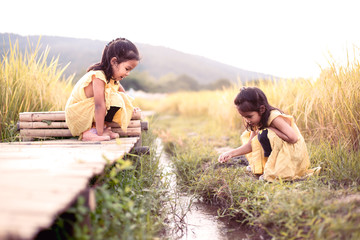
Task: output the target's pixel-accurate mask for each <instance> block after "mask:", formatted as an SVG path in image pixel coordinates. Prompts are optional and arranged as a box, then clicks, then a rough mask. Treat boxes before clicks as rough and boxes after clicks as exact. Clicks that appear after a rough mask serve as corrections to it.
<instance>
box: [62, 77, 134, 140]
mask: <svg viewBox="0 0 360 240" xmlns="http://www.w3.org/2000/svg"><path fill="white" fill-rule="evenodd" d="M95 78H98V79H101V80H103V81H104V82H105V103H106V109H107V110H109V109H110V106H114V107H120V109H119V110H118V111H117V112H116V114H115V115H114V118H113V122H117V123H118V124H119V125H120V127H121V128H122V130H123V131H125V132H126V130H127V127H128V125H129V122H130V120H131V117H132V113H133V110H134V107H133V105H132V99H131V98H130V97H129V96H128V95H126V94H125V93H122V92H119V91H118V89H119V86H118V85H116V84H115V82H114V80H110V82H109V83H107V81H106V77H105V74H104V72H103V71H89V72H87V73H86V74H85V75H84V76H83V77H82V78H81V79H80V80H79V81H78V82H77V83H76V84H75V86H74V89H73V91H72V93H71V95H70V97H69V99H68V101H67V103H66V106H65V117H66V123H67V125H68V128H69V130H70V132H71V134H72V135H73V136H80V139H81V137H82V133H83V132H85V131H86V130H89V129H90V128H91V127H92V126H93V122H95V102H94V98H93V97H91V98H87V97H86V95H85V91H84V88H85V87H86V86H88V85H89V84H90V83H91V82H92V81H93V79H95Z"/></svg>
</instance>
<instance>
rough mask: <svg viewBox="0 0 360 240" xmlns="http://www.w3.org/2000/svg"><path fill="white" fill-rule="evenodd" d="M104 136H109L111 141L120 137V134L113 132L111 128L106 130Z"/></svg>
mask: <svg viewBox="0 0 360 240" xmlns="http://www.w3.org/2000/svg"><path fill="white" fill-rule="evenodd" d="M104 135H106V136H109V137H110V139H115V138H119V137H120V135H119V134H118V133H115V132H113V131H111V127H108V128H106V129H105V130H104Z"/></svg>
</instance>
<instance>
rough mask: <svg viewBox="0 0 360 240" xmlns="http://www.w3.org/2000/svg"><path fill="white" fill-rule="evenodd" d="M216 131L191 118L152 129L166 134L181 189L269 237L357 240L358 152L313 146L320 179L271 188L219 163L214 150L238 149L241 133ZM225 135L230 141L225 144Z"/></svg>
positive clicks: (163, 122) (168, 120)
mask: <svg viewBox="0 0 360 240" xmlns="http://www.w3.org/2000/svg"><path fill="white" fill-rule="evenodd" d="M185 119H186V120H185ZM179 122H181V123H182V124H179ZM200 125H201V127H199V126H200ZM212 126H213V122H212V120H211V119H208V120H207V121H206V120H205V119H204V118H198V117H192V118H191V117H188V116H187V117H186V118H184V117H183V116H177V117H176V116H171V117H169V116H168V117H162V116H159V117H158V121H157V122H156V123H155V125H154V124H153V126H152V128H155V129H158V131H159V132H161V133H163V134H162V135H160V136H162V139H163V141H164V144H166V145H167V146H168V148H167V149H168V151H169V152H170V153H171V154H172V160H173V162H174V166H175V167H176V173H177V176H178V178H179V180H178V184H179V185H180V187H181V188H182V189H183V190H186V191H189V192H192V193H194V194H195V195H196V196H197V197H198V198H199V199H202V200H203V201H205V202H208V203H209V204H214V205H217V206H218V207H219V211H218V212H219V216H221V217H230V218H232V219H234V220H236V221H238V222H239V224H247V225H248V226H250V227H253V228H254V229H261V230H263V231H264V232H266V236H267V237H268V238H273V239H357V238H358V237H359V235H360V228H359V227H358V225H359V223H360V222H359V221H360V207H358V206H359V203H360V192H359V191H360V189H359V174H358V173H359V168H360V163H359V159H360V158H359V157H360V153H359V151H353V150H349V149H348V148H346V147H345V146H342V145H340V144H339V145H338V146H332V145H331V144H330V143H323V144H315V143H312V144H309V152H310V157H311V164H312V167H315V166H319V165H320V166H321V167H322V171H321V174H320V175H319V176H317V177H316V176H313V177H311V178H309V179H307V180H304V181H295V182H275V183H267V182H263V181H259V180H258V179H257V178H256V177H254V176H253V175H252V174H250V173H248V172H246V170H245V166H244V165H239V164H237V162H236V161H235V160H233V161H232V162H230V163H229V164H219V163H218V162H217V157H218V153H217V152H216V151H215V149H217V148H219V147H224V146H228V145H230V146H232V145H235V146H236V145H237V146H238V145H240V140H239V133H235V134H234V133H231V134H230V132H229V134H227V133H228V132H226V131H225V130H224V131H219V132H220V134H219V135H218V136H214V135H212V132H211V131H210V130H209V129H211V128H212ZM215 132H216V131H215ZM222 135H229V136H230V137H228V138H225V140H224V138H222V137H221V136H222ZM174 139H176V141H175V140H174ZM216 140H218V141H216Z"/></svg>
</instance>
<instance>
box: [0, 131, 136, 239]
mask: <svg viewBox="0 0 360 240" xmlns="http://www.w3.org/2000/svg"><path fill="white" fill-rule="evenodd" d="M138 141H139V137H130V138H119V139H116V140H111V141H103V142H82V141H79V140H77V139H62V140H55V141H37V142H30V143H29V142H13V143H0V149H1V150H0V212H1V214H0V239H4V238H13V239H31V238H33V237H34V236H35V235H36V234H37V232H38V231H40V230H41V229H43V228H47V227H49V226H50V225H51V224H52V222H53V221H54V219H55V218H56V216H57V214H59V213H61V212H62V211H64V210H65V209H66V208H68V207H69V205H70V204H71V203H72V202H73V201H74V200H75V199H76V198H77V196H78V195H79V194H80V192H82V191H84V190H85V189H86V188H87V187H88V182H89V179H90V178H91V177H92V176H94V175H96V174H101V173H102V172H103V170H104V168H105V166H106V164H112V163H114V162H115V161H116V160H117V159H118V158H120V157H123V155H124V154H125V153H126V152H129V151H130V150H131V149H132V147H133V146H134V144H135V143H136V142H138ZM9 219H10V220H11V221H9Z"/></svg>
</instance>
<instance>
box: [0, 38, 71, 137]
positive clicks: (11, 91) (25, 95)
mask: <svg viewBox="0 0 360 240" xmlns="http://www.w3.org/2000/svg"><path fill="white" fill-rule="evenodd" d="M10 44H11V45H10V49H9V51H8V52H6V53H4V54H3V56H2V57H1V59H2V60H1V67H0V86H1V88H0V132H1V139H2V141H4V140H11V138H13V137H14V130H15V128H16V127H15V126H16V122H17V121H18V118H19V113H20V112H30V111H52V110H63V109H64V107H65V104H66V100H67V98H68V96H69V95H70V93H71V89H72V85H71V81H72V78H73V76H70V77H68V78H64V77H63V75H62V74H63V72H64V70H65V68H66V67H67V66H65V67H60V65H59V62H58V58H52V59H51V60H50V61H47V60H48V55H49V48H45V50H44V51H43V52H40V39H39V41H38V44H37V45H36V46H35V47H33V46H31V45H30V43H29V45H28V48H27V49H26V50H25V52H21V51H20V49H19V44H18V42H17V41H16V42H15V43H14V44H12V43H10Z"/></svg>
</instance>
